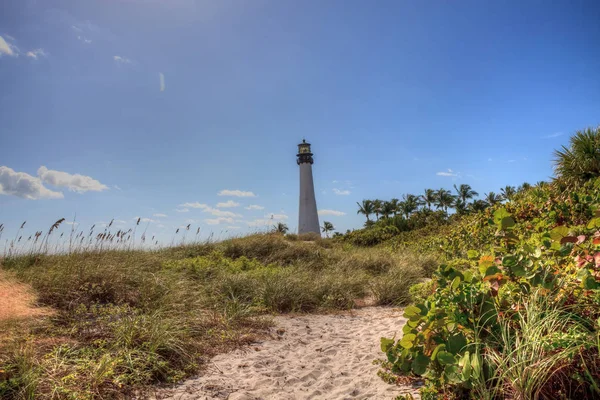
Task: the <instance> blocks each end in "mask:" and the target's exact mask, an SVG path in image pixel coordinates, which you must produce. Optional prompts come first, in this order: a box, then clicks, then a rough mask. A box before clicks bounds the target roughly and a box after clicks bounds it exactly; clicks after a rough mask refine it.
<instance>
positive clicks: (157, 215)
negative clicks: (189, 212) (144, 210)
mask: <svg viewBox="0 0 600 400" xmlns="http://www.w3.org/2000/svg"><path fill="white" fill-rule="evenodd" d="M152 216H153V217H157V218H166V217H167V216H168V215H167V214H162V213H156V214H152Z"/></svg>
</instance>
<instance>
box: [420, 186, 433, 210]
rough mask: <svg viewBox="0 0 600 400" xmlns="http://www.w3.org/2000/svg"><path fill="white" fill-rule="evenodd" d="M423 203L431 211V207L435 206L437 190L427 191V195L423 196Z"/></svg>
mask: <svg viewBox="0 0 600 400" xmlns="http://www.w3.org/2000/svg"><path fill="white" fill-rule="evenodd" d="M421 201H422V202H423V204H425V205H427V208H429V209H430V210H431V205H432V204H435V190H433V189H425V194H422V195H421Z"/></svg>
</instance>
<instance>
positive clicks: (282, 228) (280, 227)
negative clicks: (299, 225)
mask: <svg viewBox="0 0 600 400" xmlns="http://www.w3.org/2000/svg"><path fill="white" fill-rule="evenodd" d="M289 230H290V228H288V226H287V225H286V224H284V223H283V222H278V223H277V225H273V232H275V233H280V234H282V235H285V234H286V233H287V231H289Z"/></svg>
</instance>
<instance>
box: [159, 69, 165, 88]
mask: <svg viewBox="0 0 600 400" xmlns="http://www.w3.org/2000/svg"><path fill="white" fill-rule="evenodd" d="M158 79H159V81H160V91H161V92H164V91H165V75H164V74H163V73H162V72H159V73H158Z"/></svg>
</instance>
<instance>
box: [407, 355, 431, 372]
mask: <svg viewBox="0 0 600 400" xmlns="http://www.w3.org/2000/svg"><path fill="white" fill-rule="evenodd" d="M429 361H430V360H429V357H427V356H426V355H424V354H423V353H419V354H418V355H417V356H416V357H415V359H414V360H413V362H412V365H411V369H412V371H413V372H414V373H415V374H416V375H423V374H424V373H425V371H427V366H429Z"/></svg>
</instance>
